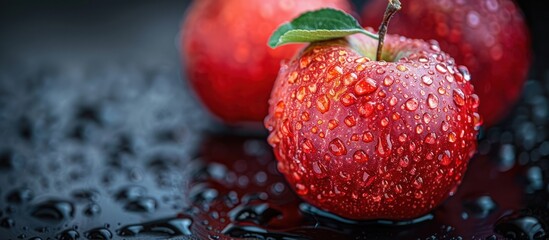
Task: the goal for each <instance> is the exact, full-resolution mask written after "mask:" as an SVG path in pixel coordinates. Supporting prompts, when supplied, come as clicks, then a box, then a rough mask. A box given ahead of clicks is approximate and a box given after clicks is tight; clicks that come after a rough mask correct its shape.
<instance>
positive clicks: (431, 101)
mask: <svg viewBox="0 0 549 240" xmlns="http://www.w3.org/2000/svg"><path fill="white" fill-rule="evenodd" d="M427 106H429V108H431V109H434V108H436V107H437V106H438V97H437V96H435V95H433V94H430V93H429V95H427Z"/></svg>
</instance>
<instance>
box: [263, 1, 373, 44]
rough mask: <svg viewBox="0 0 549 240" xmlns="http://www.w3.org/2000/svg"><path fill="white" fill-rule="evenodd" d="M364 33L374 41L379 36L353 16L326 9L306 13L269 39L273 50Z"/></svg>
mask: <svg viewBox="0 0 549 240" xmlns="http://www.w3.org/2000/svg"><path fill="white" fill-rule="evenodd" d="M355 33H363V34H365V35H367V36H370V37H372V38H374V39H378V36H377V35H376V34H374V33H371V32H368V31H366V30H364V29H363V28H362V27H361V26H360V24H359V23H358V21H357V20H356V19H355V18H353V17H352V16H351V15H349V14H347V13H345V12H342V11H340V10H336V9H332V8H324V9H320V10H316V11H311V12H306V13H303V14H301V15H300V16H299V17H297V18H294V19H293V20H292V21H291V22H288V23H285V24H283V25H281V26H280V27H278V29H276V31H274V32H273V34H272V35H271V37H270V39H269V46H270V47H271V48H275V47H278V46H280V45H284V44H288V43H303V42H315V41H323V40H329V39H335V38H342V37H345V36H348V35H351V34H355Z"/></svg>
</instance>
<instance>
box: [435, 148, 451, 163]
mask: <svg viewBox="0 0 549 240" xmlns="http://www.w3.org/2000/svg"><path fill="white" fill-rule="evenodd" d="M450 155H451V154H450V151H449V150H445V151H444V152H443V153H441V154H439V155H438V160H439V161H440V164H442V165H444V166H448V165H449V164H450V163H451V162H452V159H451V158H450Z"/></svg>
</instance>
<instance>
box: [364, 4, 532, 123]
mask: <svg viewBox="0 0 549 240" xmlns="http://www.w3.org/2000/svg"><path fill="white" fill-rule="evenodd" d="M386 4H387V0H372V1H370V2H369V3H368V4H366V5H365V6H364V10H363V14H362V16H363V25H364V26H377V25H378V24H379V22H380V21H381V19H382V16H383V9H384V8H385V5H386ZM405 4H406V7H405V8H403V9H402V11H401V12H399V13H398V14H397V15H395V17H394V19H393V20H392V21H391V26H390V32H391V33H395V34H400V35H403V36H407V37H413V38H421V39H435V40H437V41H438V42H439V44H440V47H441V49H442V50H443V51H445V52H447V53H449V54H450V55H451V56H453V57H454V58H455V60H456V63H458V64H463V65H465V66H467V68H468V69H469V70H470V72H471V76H472V83H473V84H474V85H475V91H476V93H477V94H478V95H479V97H480V99H481V102H482V103H481V104H480V107H479V113H480V115H481V116H482V118H483V120H484V125H486V126H489V125H493V124H495V123H497V122H498V121H499V120H500V119H501V118H502V117H504V116H505V115H506V114H507V113H508V112H509V110H510V109H511V106H512V105H513V104H514V103H515V101H516V100H517V98H518V97H519V94H520V93H521V90H522V85H523V83H524V81H525V80H526V77H527V74H528V70H529V66H530V57H531V56H530V55H531V54H530V37H529V33H528V29H527V27H526V25H525V23H524V19H523V17H522V14H521V12H520V10H519V9H518V8H517V7H516V6H515V4H514V3H513V2H512V1H510V0H483V1H479V0H455V1H454V0H452V1H450V0H444V1H443V0H407V1H406V2H405Z"/></svg>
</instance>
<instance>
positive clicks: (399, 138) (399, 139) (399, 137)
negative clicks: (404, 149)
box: [398, 133, 408, 142]
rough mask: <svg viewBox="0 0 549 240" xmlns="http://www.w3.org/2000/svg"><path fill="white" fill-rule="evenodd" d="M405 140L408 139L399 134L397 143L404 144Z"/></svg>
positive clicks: (403, 134) (404, 134) (404, 135)
mask: <svg viewBox="0 0 549 240" xmlns="http://www.w3.org/2000/svg"><path fill="white" fill-rule="evenodd" d="M407 139H408V135H406V133H401V134H400V135H399V136H398V141H400V142H406V140H407Z"/></svg>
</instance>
